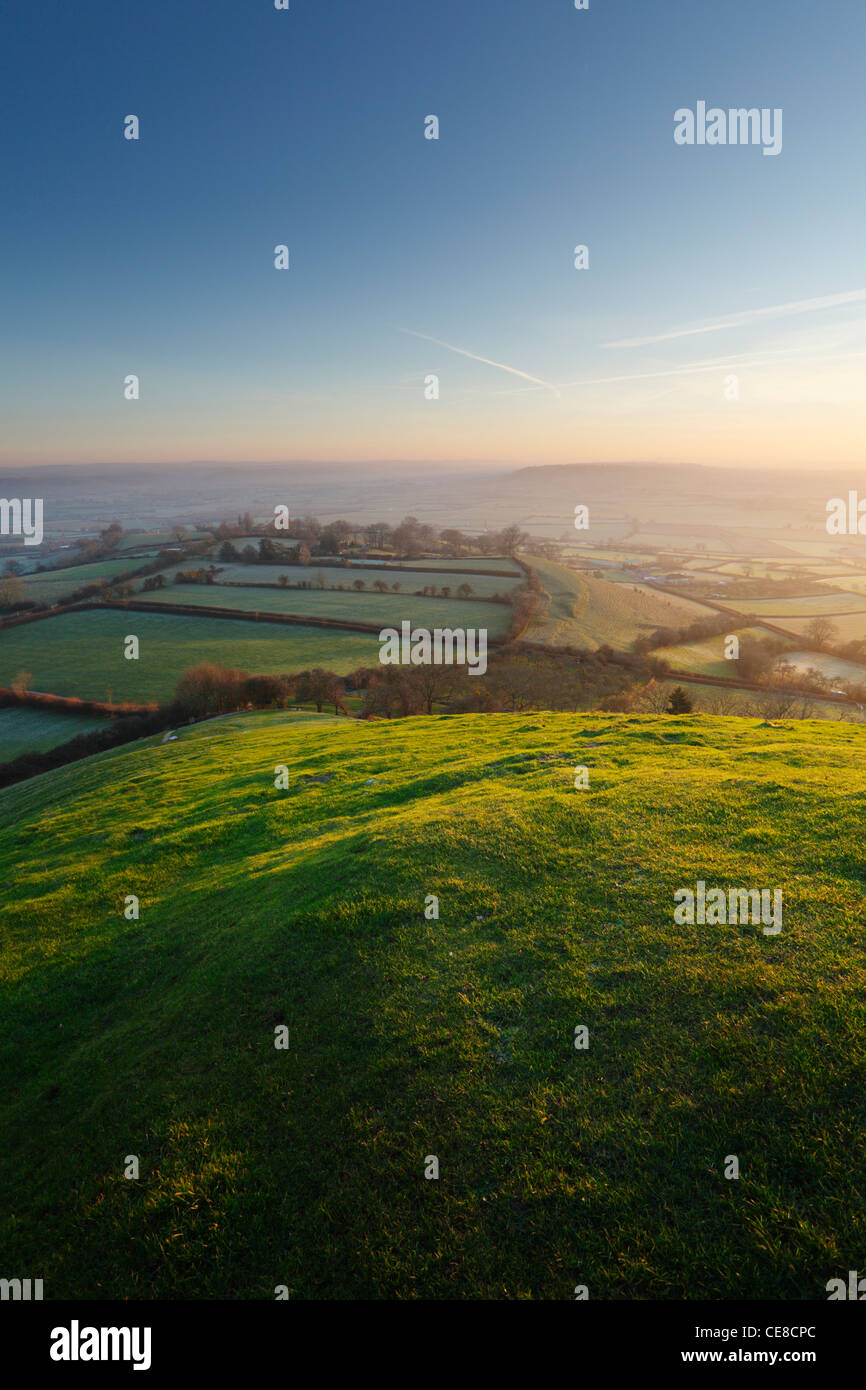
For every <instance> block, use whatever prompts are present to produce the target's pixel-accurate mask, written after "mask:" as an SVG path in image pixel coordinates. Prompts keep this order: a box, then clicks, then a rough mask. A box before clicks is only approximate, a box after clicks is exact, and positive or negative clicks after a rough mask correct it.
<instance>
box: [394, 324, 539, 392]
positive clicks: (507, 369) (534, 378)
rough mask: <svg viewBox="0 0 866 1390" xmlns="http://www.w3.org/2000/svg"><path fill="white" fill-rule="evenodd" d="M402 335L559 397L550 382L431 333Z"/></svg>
mask: <svg viewBox="0 0 866 1390" xmlns="http://www.w3.org/2000/svg"><path fill="white" fill-rule="evenodd" d="M399 331H400V332H401V333H408V334H410V336H411V337H413V338H423V339H424V341H425V342H428V343H436V345H437V347H443V348H447V349H448V351H449V352H457V353H459V354H460V356H461V357H469V358H471V360H472V361H473V362H483V363H484V364H485V365H486V366H488V367H498V368H499V370H500V371H501V372H510V373H511V375H512V376H520V377H523V380H524V381H531V382H532V383H533V384H534V385H535V386H543V387H545V389H546V390H548V391H552V392H553V394H554V396H557V397H558V396H559V389H558V387H556V386H553V385H552V384H551V382H549V381H542V380H541V377H538V376H530V375H529V372H521V371H519V370H518V368H517V367H508V366H506V364H505V363H504V362H494V361H493V360H492V358H490V357H479V355H478V353H477V352H468V351H467V349H466V348H460V347H455V346H454V344H453V343H443V341H442V339H441V338H431V337H430V334H429V333H416V332H415V330H414V329H413V328H401V329H400V330H399Z"/></svg>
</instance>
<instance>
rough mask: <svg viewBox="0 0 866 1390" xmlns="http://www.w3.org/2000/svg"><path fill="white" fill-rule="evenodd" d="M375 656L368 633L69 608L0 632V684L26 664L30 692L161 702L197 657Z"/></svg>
mask: <svg viewBox="0 0 866 1390" xmlns="http://www.w3.org/2000/svg"><path fill="white" fill-rule="evenodd" d="M190 587H192V586H190ZM488 606H492V605H488ZM494 611H496V610H494ZM128 633H134V634H135V635H136V636H137V637H138V639H139V643H140V651H141V655H140V658H139V660H138V661H127V660H126V659H125V658H124V656H123V639H124V637H125V636H126V635H127V634H128ZM378 659H379V644H378V642H377V641H376V637H375V634H373V633H371V634H370V635H369V637H368V636H367V635H366V634H365V633H362V632H341V631H339V630H338V629H335V630H333V631H328V630H326V629H324V628H315V627H301V626H291V627H289V626H286V627H281V626H276V625H275V624H271V623H262V624H258V623H254V622H249V623H246V622H243V621H238V620H235V619H232V618H195V617H187V616H181V615H177V616H174V615H173V614H170V613H132V612H122V611H114V610H97V611H94V612H81V613H68V614H65V615H63V616H61V617H58V618H47V619H45V620H44V621H43V622H37V623H27V624H25V625H23V626H22V627H16V628H11V629H10V630H8V631H5V632H0V685H10V684H11V682H12V680H13V679H14V677H15V675H16V674H17V673H18V671H20V670H26V671H30V672H31V675H32V679H31V680H30V681H29V687H30V689H32V690H41V691H47V692H49V693H51V694H53V695H79V696H81V697H82V699H89V700H104V699H106V698H109V692H111V696H110V697H111V698H112V699H114V700H115V701H119V700H132V701H135V702H141V703H147V702H149V701H151V700H157V701H160V700H166V699H168V698H169V697H170V696H171V695H172V694H173V692H174V688H175V685H176V684H177V681H178V679H179V677H180V676H181V675H182V673H183V672H184V671H185V670H186V668H187V667H188V666H195V665H197V664H198V663H199V662H201V661H215V662H219V663H221V664H222V665H224V666H233V667H239V668H241V669H242V670H247V671H250V672H251V673H256V674H259V673H274V674H276V673H279V672H292V671H300V670H304V669H306V668H308V667H312V666H323V667H325V668H326V669H328V670H331V671H337V672H338V673H340V674H342V673H344V672H347V671H351V670H354V668H355V667H357V666H372V665H375V664H376V663H377V662H378Z"/></svg>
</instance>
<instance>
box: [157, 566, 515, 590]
mask: <svg viewBox="0 0 866 1390" xmlns="http://www.w3.org/2000/svg"><path fill="white" fill-rule="evenodd" d="M190 568H192V569H194V568H196V566H195V565H194V564H187V563H186V562H184V564H181V565H171V566H169V567H168V568H167V569H165V570H164V571H163V573H164V574H165V576H166V578H167V579H173V578H174V576H175V574H176V573H177V571H178V570H179V569H190ZM281 575H286V576H287V577H288V579H289V582H290V583H291V584H299V583H301V582H306V583H310V584H316V581H317V580H318V578H319V576H320V575H321V576H322V578H323V580H324V582H325V584H326V585H328V587H329V588H330V587H334V588H336V586H337V585H338V584H342V585H344V586H345V588H346V589H351V588H352V585H353V584H354V583H355V581H356V580H357V579H363V581H364V584H365V586H366V589H367V591H369V592H372V593H373V594H375V592H376V591H375V589H374V588H373V585H374V584H375V583H376V581H377V580H381V581H382V583H383V584H387V586H388V588H389V589H390V588H392V587H393V585H394V584H399V586H400V588H399V592H400V593H402V594H413V593H414V592H415V590H416V589H423V588H425V587H426V585H428V584H433V585H435V587H436V588H437V589H442V588H445V587H446V586H447V587H448V588H450V590H451V594H452V597H453V596H454V595H455V594H456V592H457V590H458V589H459V587H460V585H461V584H464V583H465V584H468V585H470V587H471V589H472V592H473V594H475V595H478V596H480V597H481V598H489V597H490V596H491V595H492V594H507V593H508V592H509V591H510V590H511V589H513V588H515V587H516V586H517V585H518V584H520V583H521V582H522V581H523V579H524V578H525V576H524V575H523V574H522V573H519V574H497V575H489V574H463V573H461V572H460V571H455V572H454V573H453V574H436V573H433V572H431V571H428V570H417V571H415V572H414V573H413V572H412V571H411V570H394V569H385V568H382V569H379V568H377V567H375V566H373V565H347V566H345V567H342V566H338V565H225V566H223V567H222V568H221V573H220V574H219V576H218V578H217V583H218V584H277V583H278V582H279V579H280V576H281Z"/></svg>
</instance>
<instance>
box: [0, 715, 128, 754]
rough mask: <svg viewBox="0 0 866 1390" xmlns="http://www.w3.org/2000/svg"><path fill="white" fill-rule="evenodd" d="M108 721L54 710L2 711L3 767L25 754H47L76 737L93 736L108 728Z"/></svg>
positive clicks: (1, 743)
mask: <svg viewBox="0 0 866 1390" xmlns="http://www.w3.org/2000/svg"><path fill="white" fill-rule="evenodd" d="M105 724H106V721H105V720H104V719H99V718H94V717H93V716H92V715H89V714H59V713H57V712H56V711H54V710H41V709H28V708H26V707H24V706H21V707H19V708H12V709H0V763H5V762H11V760H12V759H13V758H17V757H19V755H20V754H21V753H47V752H48V751H49V750H50V749H51V748H56V747H57V745H58V744H59V743H68V741H69V739H71V738H75V736H76V734H90V733H93V732H94V730H96V729H102V728H104V727H105Z"/></svg>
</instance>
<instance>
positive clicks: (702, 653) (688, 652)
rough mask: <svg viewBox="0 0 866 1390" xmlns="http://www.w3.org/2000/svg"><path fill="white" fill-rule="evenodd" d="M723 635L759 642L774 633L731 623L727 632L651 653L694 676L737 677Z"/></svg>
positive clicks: (735, 665) (658, 649)
mask: <svg viewBox="0 0 866 1390" xmlns="http://www.w3.org/2000/svg"><path fill="white" fill-rule="evenodd" d="M726 636H735V637H739V638H743V637H753V638H755V639H756V641H759V642H760V641H765V640H767V639H768V638H769V637H771V636H773V637H775V636H776V634H775V633H772V634H771V633H769V632H768V631H767V630H766V628H762V627H736V626H734V625H733V624H732V626H731V631H730V633H729V634H728V633H722V634H721V635H720V636H718V637H707V638H706V639H705V640H704V641H702V642H684V643H681V644H680V645H679V646H676V647H657V648H656V650H655V651H654V652H653V655H654V656H657V657H660V658H661V660H663V661H667V662H668V663H669V664H670V665H671V666H672V667H673V669H674V670H675V671H686V672H688V673H689V674H690V675H695V676H719V677H721V679H722V680H736V679H737V663H736V661H733V660H732V661H728V660H727V659H726V657H725V637H726ZM778 640H779V642H780V643H781V642H782V641H784V639H783V638H779V639H778ZM795 645H796V643H795V642H794V639H793V638H791V647H792V648H793V647H794V646H795Z"/></svg>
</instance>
